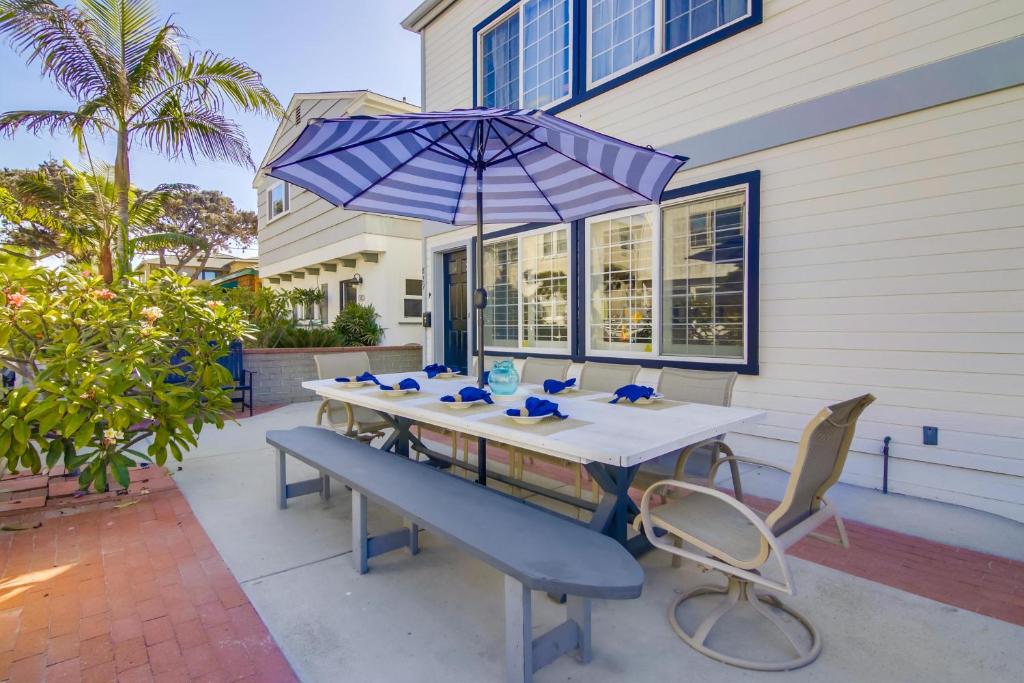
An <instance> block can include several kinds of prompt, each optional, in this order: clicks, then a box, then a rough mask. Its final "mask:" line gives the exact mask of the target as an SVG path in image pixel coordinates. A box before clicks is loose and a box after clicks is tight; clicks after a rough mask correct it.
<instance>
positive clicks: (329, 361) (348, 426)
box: [313, 351, 389, 442]
mask: <svg viewBox="0 0 1024 683" xmlns="http://www.w3.org/2000/svg"><path fill="white" fill-rule="evenodd" d="M313 360H314V361H315V362H316V372H317V376H318V377H319V378H320V379H333V378H334V377H353V376H355V375H359V374H362V373H364V372H369V371H370V356H369V355H368V354H367V353H366V352H365V351H354V352H351V353H323V354H317V355H315V356H313ZM325 417H326V418H327V424H328V426H329V427H330V428H331V429H334V430H336V431H340V432H341V433H342V434H344V435H345V436H350V437H352V438H355V439H359V440H360V441H366V442H369V441H372V440H373V439H374V438H376V437H378V436H381V435H382V434H383V433H384V430H385V429H387V428H388V427H389V425H388V423H387V422H385V421H384V419H383V418H381V416H380V415H378V414H377V413H375V412H373V411H372V410H369V409H368V408H363V407H361V406H353V405H350V404H348V403H345V402H343V401H335V400H333V399H324V400H323V401H322V402H321V403H320V408H319V409H318V410H317V412H316V423H317V425H321V424H323V420H324V418H325Z"/></svg>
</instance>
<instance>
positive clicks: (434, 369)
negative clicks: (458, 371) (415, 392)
mask: <svg viewBox="0 0 1024 683" xmlns="http://www.w3.org/2000/svg"><path fill="white" fill-rule="evenodd" d="M423 372H425V373H427V379H434V378H435V377H437V376H438V375H440V374H441V373H442V372H453V370H452V369H451V368H450V367H448V366H447V365H441V364H440V363H431V364H430V365H428V366H427V367H425V368H423Z"/></svg>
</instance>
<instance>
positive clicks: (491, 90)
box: [483, 12, 519, 109]
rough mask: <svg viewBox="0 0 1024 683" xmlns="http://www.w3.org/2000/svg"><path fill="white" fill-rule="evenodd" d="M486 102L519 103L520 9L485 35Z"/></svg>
mask: <svg viewBox="0 0 1024 683" xmlns="http://www.w3.org/2000/svg"><path fill="white" fill-rule="evenodd" d="M483 72H484V73H483V91H484V96H483V105H484V106H485V107H510V108H513V109H514V108H517V107H519V13H518V12H517V13H515V14H513V15H511V16H510V17H509V18H508V19H505V20H504V21H502V22H501V23H500V24H498V25H497V26H495V27H494V28H492V29H491V30H490V31H488V32H487V33H485V34H484V37H483Z"/></svg>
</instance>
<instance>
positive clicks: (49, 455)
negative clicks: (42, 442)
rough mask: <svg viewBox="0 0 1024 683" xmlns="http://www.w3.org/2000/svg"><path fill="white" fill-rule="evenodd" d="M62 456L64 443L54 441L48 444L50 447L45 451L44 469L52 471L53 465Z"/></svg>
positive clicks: (57, 440) (58, 440)
mask: <svg viewBox="0 0 1024 683" xmlns="http://www.w3.org/2000/svg"><path fill="white" fill-rule="evenodd" d="M63 455H64V442H63V441H61V440H60V439H54V440H53V441H51V442H50V447H49V448H48V449H46V467H47V468H48V469H53V467H54V465H56V464H57V463H58V462H60V459H61V456H63Z"/></svg>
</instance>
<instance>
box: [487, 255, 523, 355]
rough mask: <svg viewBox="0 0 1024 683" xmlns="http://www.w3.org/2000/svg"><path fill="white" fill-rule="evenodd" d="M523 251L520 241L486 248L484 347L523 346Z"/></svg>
mask: <svg viewBox="0 0 1024 683" xmlns="http://www.w3.org/2000/svg"><path fill="white" fill-rule="evenodd" d="M518 266H519V248H518V244H517V240H516V239H514V238H513V239H510V240H504V241H502V242H495V243H492V244H486V245H484V288H485V289H487V308H485V309H484V344H486V345H487V346H505V347H512V348H515V347H517V346H519V288H518V283H519V270H518Z"/></svg>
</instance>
